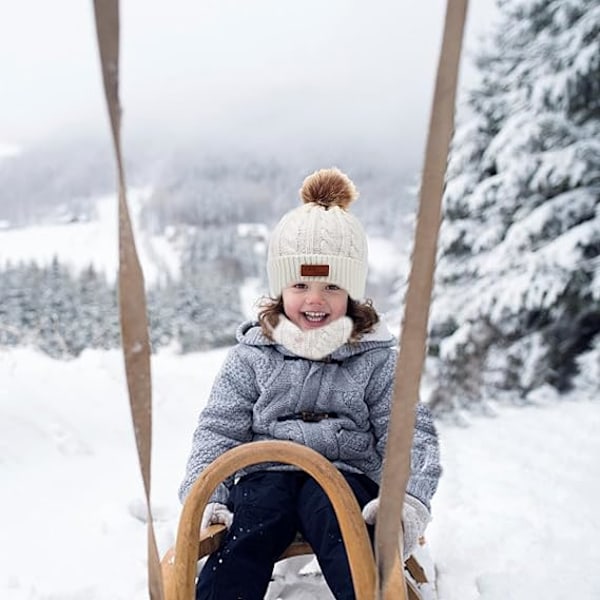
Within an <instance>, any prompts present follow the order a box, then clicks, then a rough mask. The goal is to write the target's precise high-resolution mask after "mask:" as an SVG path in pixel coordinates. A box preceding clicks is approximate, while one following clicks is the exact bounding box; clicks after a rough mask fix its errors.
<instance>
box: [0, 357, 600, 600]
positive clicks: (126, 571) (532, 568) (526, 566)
mask: <svg viewBox="0 0 600 600" xmlns="http://www.w3.org/2000/svg"><path fill="white" fill-rule="evenodd" d="M226 351H227V350H226V349H221V350H217V351H211V352H206V353H199V354H190V355H184V356H181V355H177V354H173V353H168V352H163V353H161V354H159V355H157V356H155V357H154V358H153V362H152V367H153V384H154V440H153V442H154V446H153V468H152V473H153V484H152V498H153V505H154V508H153V509H154V515H155V520H156V523H155V527H156V531H157V540H158V544H159V550H160V553H161V554H163V553H164V552H165V551H166V549H167V548H168V547H169V546H170V545H171V544H172V543H173V541H174V535H175V531H176V525H177V518H178V514H179V510H180V507H179V504H178V500H177V496H176V492H177V486H178V484H179V481H180V479H181V477H182V475H183V469H184V464H185V460H186V458H187V452H188V449H189V444H190V440H191V435H192V431H193V428H194V426H195V422H196V418H197V414H198V411H199V410H200V409H201V407H202V406H203V404H204V402H205V401H206V398H207V395H208V391H209V387H210V384H211V382H212V379H213V377H214V376H215V374H216V372H217V370H218V369H219V367H220V365H221V362H222V360H223V358H224V356H225V353H226ZM0 381H1V382H2V385H1V386H0V480H1V481H2V494H1V495H0V531H2V540H3V543H2V544H1V545H0V598H3V599H4V600H83V599H86V600H90V599H93V600H121V599H123V600H125V599H127V600H139V599H142V598H147V597H148V593H147V591H146V584H145V569H146V567H145V552H146V537H145V536H146V529H145V524H144V523H143V522H142V521H143V517H142V515H143V514H144V508H143V497H144V494H143V486H142V481H141V477H140V475H139V472H138V465H137V456H136V451H135V443H134V438H133V430H132V426H131V423H130V415H129V405H128V400H127V396H126V387H125V383H124V373H123V361H122V356H121V355H120V353H119V352H116V351H109V352H100V351H86V352H84V353H83V354H82V356H81V357H79V358H78V359H76V360H73V361H54V360H52V359H50V358H48V357H46V356H44V355H42V354H39V353H37V352H35V351H33V350H30V349H27V348H21V349H13V350H10V351H9V350H4V351H0ZM496 410H497V414H496V416H495V417H494V418H489V417H488V418H485V417H471V424H470V426H468V427H458V426H456V425H452V424H450V423H446V422H441V423H439V433H440V441H441V449H442V461H443V466H444V475H443V478H442V480H441V484H440V488H439V490H438V492H437V494H436V496H435V498H434V502H433V512H434V520H433V522H432V524H431V525H430V526H429V529H428V532H427V538H428V546H429V548H430V552H431V555H432V558H433V559H434V561H435V564H436V568H437V571H438V588H439V598H440V600H453V599H459V598H460V599H461V600H471V599H478V598H481V599H485V600H493V599H496V598H503V599H524V600H525V599H528V600H531V599H532V598H545V599H547V600H551V599H559V598H564V597H567V596H573V597H578V598H590V599H592V598H598V597H600V573H599V572H598V570H597V565H598V563H599V562H600V545H599V544H598V541H597V539H598V534H599V532H600V517H599V514H598V511H597V506H598V503H599V501H600V478H599V477H598V474H599V472H598V456H600V437H599V436H598V435H597V432H598V430H599V429H600V402H598V401H597V399H591V398H583V397H582V398H580V399H579V400H570V401H569V400H562V401H556V400H555V399H554V398H553V397H552V396H548V397H547V398H542V399H541V400H539V401H538V403H537V405H531V406H526V407H521V408H514V407H513V408H508V407H501V406H498V407H497V409H496ZM310 570H311V569H310V568H308V571H309V572H310ZM278 586H279V589H280V590H281V591H280V592H279V594H277V596H278V597H281V598H285V597H287V598H300V597H307V598H308V597H311V598H328V597H330V595H328V592H327V591H326V590H325V589H324V587H323V584H322V583H321V582H320V580H319V578H318V577H317V576H315V575H310V574H308V575H307V574H304V575H294V574H290V573H287V574H286V575H285V577H284V578H283V579H282V580H280V581H279V582H278ZM294 590H296V592H294ZM298 590H303V592H302V593H300V592H298ZM289 594H292V595H289ZM305 594H310V595H305Z"/></svg>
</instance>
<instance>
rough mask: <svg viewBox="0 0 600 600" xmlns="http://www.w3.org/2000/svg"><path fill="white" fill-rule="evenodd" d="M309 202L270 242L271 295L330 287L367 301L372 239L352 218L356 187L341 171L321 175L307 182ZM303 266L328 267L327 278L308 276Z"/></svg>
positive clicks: (278, 228) (286, 217) (289, 215)
mask: <svg viewBox="0 0 600 600" xmlns="http://www.w3.org/2000/svg"><path fill="white" fill-rule="evenodd" d="M300 196H301V198H302V200H303V202H304V204H303V205H302V206H299V207H298V208H295V209H294V210H291V211H290V212H288V213H287V214H286V215H284V216H283V218H282V219H281V221H280V222H279V223H278V224H277V225H276V227H275V229H274V230H273V233H272V235H271V239H270V242H269V251H268V256H267V273H268V276H269V292H270V294H271V296H272V297H273V298H277V297H278V296H279V295H280V294H281V291H282V290H283V289H284V288H285V287H287V286H288V285H290V284H292V283H296V282H299V281H324V282H328V283H332V284H335V285H338V286H340V287H341V288H343V289H345V290H346V291H347V292H348V294H349V295H350V297H351V298H353V299H355V300H361V299H363V298H364V295H365V286H366V280H367V266H368V250H367V237H366V234H365V232H364V229H363V227H362V225H361V224H360V221H359V220H358V219H357V218H356V217H355V216H354V215H352V214H351V213H350V212H348V206H349V205H350V203H351V202H352V201H353V200H355V199H356V198H357V197H358V192H357V191H356V188H355V187H354V184H353V183H352V181H351V180H350V179H349V178H348V177H347V176H346V175H344V173H342V172H341V171H339V170H338V169H321V170H320V171H316V172H315V173H313V174H312V175H310V176H309V177H307V178H306V179H305V180H304V183H303V185H302V188H301V189H300ZM302 265H322V266H326V267H327V269H328V272H327V274H326V275H302Z"/></svg>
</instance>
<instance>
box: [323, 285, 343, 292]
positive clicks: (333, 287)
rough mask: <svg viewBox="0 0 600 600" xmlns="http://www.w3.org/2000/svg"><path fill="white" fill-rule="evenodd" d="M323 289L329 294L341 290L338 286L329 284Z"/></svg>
mask: <svg viewBox="0 0 600 600" xmlns="http://www.w3.org/2000/svg"><path fill="white" fill-rule="evenodd" d="M325 289H326V290H329V291H330V292H337V291H339V290H341V289H342V288H341V287H340V286H339V285H335V284H333V283H331V284H329V285H328V286H327V287H326V288H325Z"/></svg>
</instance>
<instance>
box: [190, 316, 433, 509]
mask: <svg viewBox="0 0 600 600" xmlns="http://www.w3.org/2000/svg"><path fill="white" fill-rule="evenodd" d="M237 340H238V342H239V343H238V344H237V345H236V346H235V347H233V348H232V349H231V350H230V352H229V353H228V355H227V358H226V360H225V362H224V364H223V366H222V368H221V371H220V372H219V374H218V375H217V378H216V380H215V383H214V385H213V388H212V390H211V393H210V396H209V399H208V402H207V404H206V407H205V408H204V410H203V411H202V413H201V414H200V418H199V421H198V425H197V427H196V430H195V432H194V436H193V442H192V449H191V453H190V457H189V459H188V462H187V468H186V473H185V478H184V480H183V482H182V484H181V487H180V489H179V497H180V500H181V501H182V502H183V501H184V500H185V497H186V496H187V494H188V493H189V491H190V488H191V487H192V485H193V484H194V482H195V481H196V479H197V477H198V475H199V474H200V473H201V472H202V470H203V469H204V468H206V467H207V466H208V465H209V464H210V463H211V462H212V461H213V460H214V459H215V458H217V457H218V456H220V455H221V454H222V453H223V452H225V451H226V450H228V449H230V448H233V447H235V446H238V445H239V444H243V443H245V442H253V441H259V440H291V441H294V442H298V443H300V444H304V445H305V446H308V447H310V448H312V449H313V450H316V451H317V452H319V453H320V454H322V455H323V456H324V457H325V458H327V459H329V460H330V461H331V462H332V463H333V464H334V465H335V466H336V467H337V468H338V469H340V470H342V471H348V472H353V473H363V474H365V475H367V476H368V477H370V478H371V479H373V480H374V481H375V482H377V483H379V482H380V478H381V471H382V466H383V456H384V452H385V444H386V439H387V427H388V421H389V414H390V403H391V398H392V388H393V377H394V370H395V363H396V356H397V352H396V350H395V340H394V338H393V336H392V335H391V334H390V333H389V331H388V330H387V328H386V327H385V326H383V325H379V326H378V327H377V328H376V329H375V331H374V332H372V333H370V334H366V335H364V336H363V337H362V338H361V340H360V341H358V342H354V343H347V344H344V345H343V346H341V347H340V348H338V349H337V350H335V352H333V353H332V354H331V355H330V357H329V358H328V359H327V360H323V361H313V360H307V359H304V358H300V357H298V356H296V355H294V354H292V353H291V352H290V351H289V350H287V348H285V347H284V346H281V345H278V344H276V343H275V342H273V341H272V340H270V339H268V338H267V337H266V336H265V335H264V334H263V333H262V331H261V329H260V326H259V325H258V324H257V323H256V322H246V323H244V324H242V325H241V326H240V328H239V329H238V331H237ZM303 411H308V412H312V413H329V414H330V415H331V414H332V413H333V416H332V417H331V418H326V419H323V420H320V421H318V422H305V421H303V420H301V419H294V418H290V416H291V415H295V414H298V413H302V412H303ZM411 467H412V468H411V471H412V473H411V477H410V479H409V482H408V487H407V492H408V493H409V494H411V495H413V496H415V497H416V498H418V499H419V500H421V502H423V504H425V506H427V507H429V506H430V500H431V498H432V496H433V494H434V492H435V490H436V488H437V484H438V479H439V477H440V473H441V469H440V464H439V451H438V442H437V434H436V431H435V428H434V425H433V420H432V417H431V413H430V412H429V409H428V408H427V407H426V406H425V405H423V404H419V405H418V407H417V413H416V424H415V431H414V441H413V447H412V456H411ZM294 468H295V467H293V466H290V465H283V464H281V463H279V464H278V463H268V464H260V465H255V466H252V467H248V468H247V469H245V470H244V471H240V472H239V473H237V474H236V477H237V476H241V475H243V474H244V473H247V472H250V471H255V470H264V469H269V470H274V469H276V470H289V469H294ZM234 479H235V477H231V478H229V479H228V480H227V481H225V482H224V483H223V484H221V485H219V486H218V487H217V489H216V490H215V493H214V494H213V496H212V497H211V501H212V502H222V503H225V502H226V501H227V498H228V495H229V491H228V490H229V488H230V487H231V485H232V484H233V481H234Z"/></svg>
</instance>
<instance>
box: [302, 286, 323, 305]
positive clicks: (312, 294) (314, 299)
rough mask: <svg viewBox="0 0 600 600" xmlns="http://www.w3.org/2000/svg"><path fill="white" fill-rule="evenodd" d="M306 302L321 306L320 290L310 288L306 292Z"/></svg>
mask: <svg viewBox="0 0 600 600" xmlns="http://www.w3.org/2000/svg"><path fill="white" fill-rule="evenodd" d="M306 302H307V303H308V304H322V302H323V295H322V293H321V290H319V289H317V288H311V289H309V290H308V295H307V296H306Z"/></svg>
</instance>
